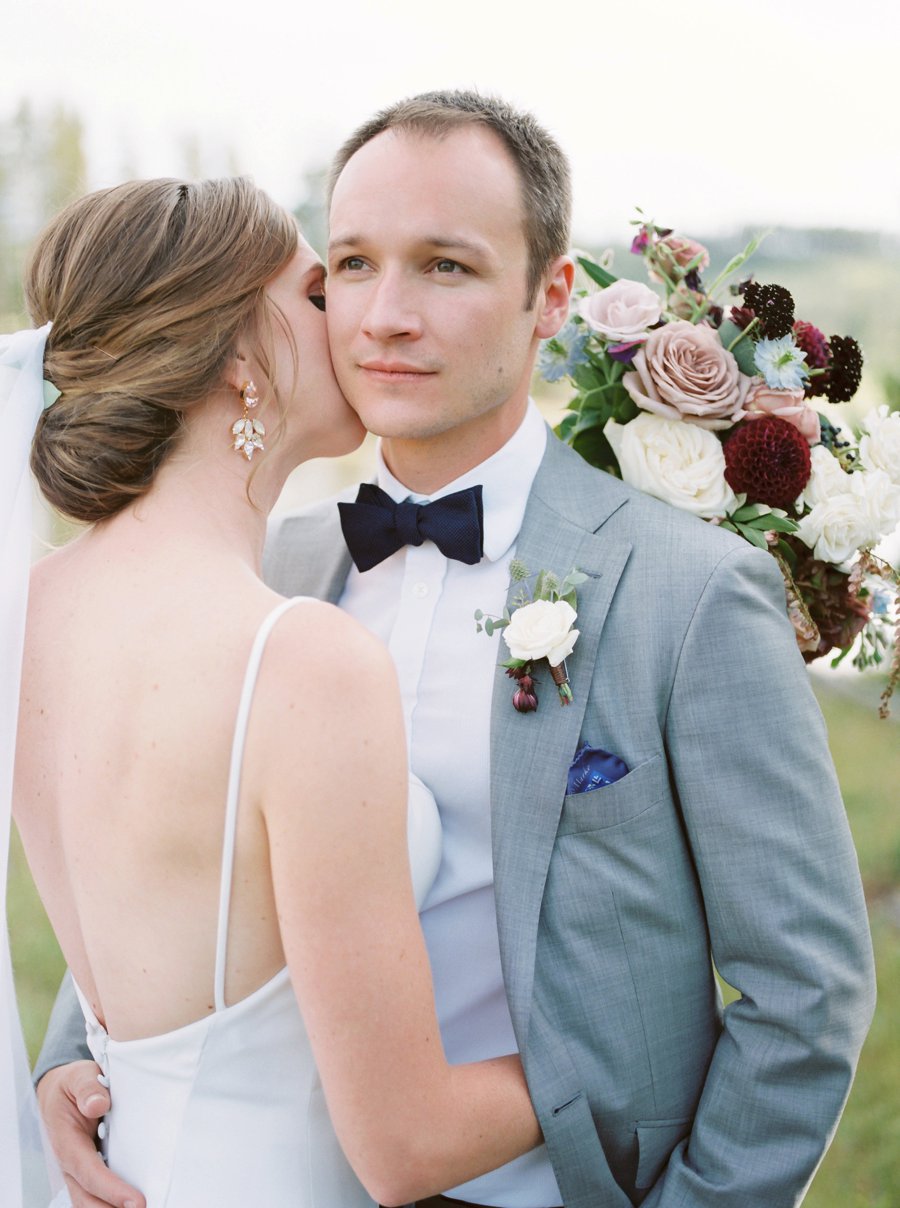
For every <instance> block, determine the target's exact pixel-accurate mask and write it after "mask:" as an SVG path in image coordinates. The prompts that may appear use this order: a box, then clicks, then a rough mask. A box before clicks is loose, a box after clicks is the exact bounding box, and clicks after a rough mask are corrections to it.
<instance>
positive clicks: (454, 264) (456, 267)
mask: <svg viewBox="0 0 900 1208" xmlns="http://www.w3.org/2000/svg"><path fill="white" fill-rule="evenodd" d="M434 267H435V269H436V270H437V271H438V272H439V273H448V274H449V273H464V272H465V271H466V270H465V268H464V267H463V266H462V265H461V264H460V263H459V261H458V260H450V259H449V258H448V257H446V256H445V257H443V258H442V259H440V260H438V261H437V262H436V263H435V266H434Z"/></svg>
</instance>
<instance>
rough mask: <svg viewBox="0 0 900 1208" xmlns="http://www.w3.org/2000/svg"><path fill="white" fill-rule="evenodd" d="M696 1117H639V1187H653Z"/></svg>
mask: <svg viewBox="0 0 900 1208" xmlns="http://www.w3.org/2000/svg"><path fill="white" fill-rule="evenodd" d="M692 1124H693V1120H691V1118H690V1117H682V1118H680V1119H675V1120H637V1121H635V1126H634V1131H635V1132H636V1133H637V1139H638V1166H637V1174H636V1175H635V1180H634V1185H635V1187H636V1188H637V1190H638V1191H643V1190H644V1189H645V1188H647V1187H652V1186H653V1184H654V1183H655V1182H656V1180H657V1179H658V1178H659V1176H660V1175H661V1174H662V1172H663V1168H664V1167H665V1165H666V1163H667V1162H668V1160H669V1158H670V1156H671V1154H672V1150H673V1149H674V1148H675V1146H676V1145H677V1144H678V1142H679V1141H682V1140H684V1138H685V1137H686V1136H687V1135H688V1133H689V1132H690V1131H691V1126H692Z"/></svg>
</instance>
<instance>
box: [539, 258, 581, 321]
mask: <svg viewBox="0 0 900 1208" xmlns="http://www.w3.org/2000/svg"><path fill="white" fill-rule="evenodd" d="M574 281H575V262H574V261H573V259H572V257H571V256H557V258H556V259H555V260H554V261H552V262H551V264H550V265H549V267H548V268H547V271H546V272H545V273H544V276H543V278H542V280H541V284H540V286H539V287H538V296H537V299H536V303H535V305H536V310H535V325H534V334H535V335H536V336H538V337H539V338H540V339H542V340H547V339H549V338H550V336H555V335H556V333H557V332H558V331H559V329H560V328H561V327H562V326H563V324H564V323H565V321H566V319H568V317H569V298H570V297H571V294H572V285H573V284H574Z"/></svg>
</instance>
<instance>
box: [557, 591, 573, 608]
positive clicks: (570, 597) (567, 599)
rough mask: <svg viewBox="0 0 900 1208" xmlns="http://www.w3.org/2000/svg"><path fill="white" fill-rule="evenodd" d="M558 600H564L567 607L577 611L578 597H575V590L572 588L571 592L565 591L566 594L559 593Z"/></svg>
mask: <svg viewBox="0 0 900 1208" xmlns="http://www.w3.org/2000/svg"><path fill="white" fill-rule="evenodd" d="M559 598H560V599H561V600H565V602H566V603H567V604H568V605H569V606H570V607H571V608H575V609H577V607H578V597H577V595H576V594H575V588H574V587H573V588H572V590H571V591H567V592H561V593H560V597H559Z"/></svg>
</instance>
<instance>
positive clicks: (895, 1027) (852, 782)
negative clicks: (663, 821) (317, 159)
mask: <svg viewBox="0 0 900 1208" xmlns="http://www.w3.org/2000/svg"><path fill="white" fill-rule="evenodd" d="M839 680H840V684H841V687H840V690H837V689H836V688H835V686H834V685H837V683H838V681H839ZM816 688H817V693H818V696H819V700H820V702H821V704H822V708H823V710H824V713H825V717H826V720H827V722H828V729H829V734H830V736H831V745H832V751H833V754H834V759H835V763H836V764H837V768H838V774H839V775H840V779H841V784H842V786H843V791H844V800H845V801H846V804H847V812H848V814H849V816H850V823H851V826H852V828H853V834H854V836H855V839H856V845H857V849H858V851H859V859H860V866H861V868H862V872H863V879H864V881H865V884H866V894H867V898H868V901H869V913H870V917H871V920H872V931H873V935H874V940H875V954H876V961H877V964H878V984H879V1000H878V1009H877V1012H876V1015H875V1022H874V1024H873V1026H872V1030H871V1032H870V1034H869V1039H868V1042H867V1044H866V1047H865V1049H864V1051H863V1055H862V1060H861V1062H860V1067H859V1074H858V1076H857V1079H856V1083H855V1085H854V1088H853V1092H852V1094H851V1097H850V1102H849V1104H848V1107H847V1110H846V1112H845V1114H844V1118H843V1121H842V1122H841V1126H840V1129H839V1130H838V1134H837V1137H836V1138H835V1141H834V1144H833V1145H832V1147H831V1150H830V1151H829V1153H828V1155H827V1156H826V1158H825V1161H824V1163H823V1165H822V1168H821V1170H820V1171H819V1173H818V1175H817V1176H816V1179H815V1182H814V1183H813V1186H812V1189H811V1190H810V1192H809V1195H808V1196H807V1199H806V1200H805V1205H806V1208H898V1205H900V1086H898V1080H900V942H898V941H900V722H898V721H893V720H892V721H889V722H882V721H879V720H878V718H877V715H876V708H875V704H874V702H875V701H877V695H878V693H877V689H873V690H872V691H871V692H870V700H869V701H866V700H860V699H859V696H858V695H857V693H856V692H855V691H854V690H853V689H852V688H851V687H850V682H849V681H848V680H847V679H846V678H845V677H835V678H834V680H833V681H832V683H831V684H829V685H826V686H825V687H823V686H821V681H820V680H819V679H817V680H816ZM870 688H871V685H870ZM848 689H849V690H848ZM895 712H896V713H897V714H900V701H897V702H896V707H895ZM9 920H10V932H11V935H12V944H13V964H14V966H15V970H16V985H17V988H18V992H19V998H20V1005H21V1009H22V1017H23V1020H24V1024H25V1031H26V1040H27V1042H28V1046H29V1051H30V1053H31V1056H32V1059H33V1058H34V1057H35V1055H36V1053H37V1050H38V1048H39V1047H40V1041H41V1037H42V1036H43V1033H44V1029H45V1027H46V1023H47V1018H48V1016H49V1013H50V1007H51V1005H52V1003H53V999H54V996H55V993H56V988H57V986H58V984H59V980H60V977H61V976H62V971H63V961H62V958H61V956H60V954H59V949H58V948H57V946H56V942H55V940H54V939H53V936H52V933H51V932H50V928H49V926H48V923H47V919H46V916H45V915H44V912H43V909H42V908H41V905H40V902H39V901H38V899H37V896H36V894H35V892H34V887H33V885H32V884H31V879H30V877H29V875H28V870H27V868H26V866H25V863H24V860H23V858H22V852H21V848H20V846H19V844H18V840H17V838H16V837H15V836H14V839H13V849H12V857H11V863H10V888H9Z"/></svg>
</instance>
